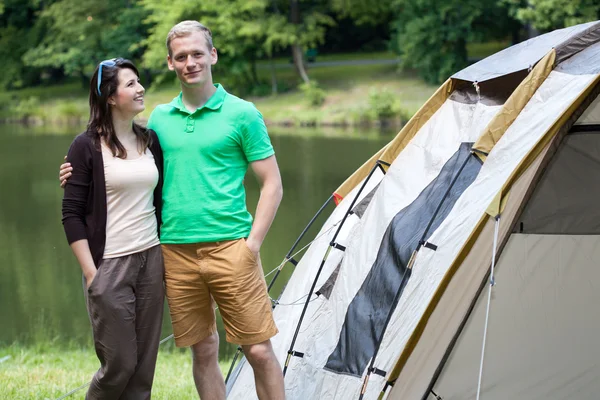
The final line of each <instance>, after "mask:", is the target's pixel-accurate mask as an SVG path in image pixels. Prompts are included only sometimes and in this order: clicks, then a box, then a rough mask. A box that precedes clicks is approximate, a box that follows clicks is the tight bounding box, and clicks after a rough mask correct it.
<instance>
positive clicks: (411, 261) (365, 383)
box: [358, 152, 477, 400]
mask: <svg viewBox="0 0 600 400" xmlns="http://www.w3.org/2000/svg"><path fill="white" fill-rule="evenodd" d="M471 156H473V157H477V156H476V155H475V153H473V152H471V153H469V155H468V156H467V157H465V161H464V162H463V163H462V165H461V166H460V169H459V170H458V172H457V174H456V176H455V177H454V178H453V179H452V182H450V185H449V186H448V189H446V192H445V193H444V196H443V197H442V200H441V201H440V203H439V204H438V206H437V207H436V209H435V211H434V213H433V215H432V217H431V219H430V220H429V223H428V224H427V227H426V228H425V231H424V232H423V235H422V236H421V240H419V243H418V244H417V248H416V249H415V250H413V253H412V255H411V256H410V259H409V261H408V263H407V266H406V273H405V274H404V276H402V281H401V282H400V286H399V287H398V291H397V292H396V296H395V297H394V301H393V302H392V304H397V303H398V300H399V299H400V296H401V295H402V293H403V292H404V287H405V286H406V284H407V282H408V279H410V276H411V272H412V268H413V265H414V263H415V260H416V258H417V254H418V253H419V250H420V249H421V247H422V246H423V245H424V244H425V238H426V237H427V234H428V233H429V230H430V229H431V226H432V225H433V222H434V221H435V219H436V218H437V215H438V214H439V212H440V210H441V209H442V205H443V204H444V202H445V201H446V198H447V197H448V195H449V194H450V191H451V190H452V188H453V187H454V184H455V183H456V181H457V180H458V178H459V177H460V174H461V173H462V171H463V169H464V168H465V166H466V165H467V163H468V162H469V158H470V157H471ZM393 313H394V307H392V308H391V309H390V311H389V312H388V315H387V318H386V320H385V323H384V324H383V329H382V330H381V334H380V335H379V338H378V339H377V346H376V347H375V352H374V353H373V357H371V362H370V363H369V367H368V368H367V374H366V375H365V378H364V381H363V385H362V389H361V391H360V395H359V396H358V399H359V400H362V399H363V397H364V395H365V393H366V391H367V386H368V383H369V377H370V375H371V373H372V372H373V371H374V366H375V359H376V358H377V355H378V354H379V348H380V347H381V342H382V341H383V336H384V335H385V331H386V329H387V327H388V325H389V323H390V321H391V319H392V314H393Z"/></svg>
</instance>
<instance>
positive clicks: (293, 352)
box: [283, 160, 381, 377]
mask: <svg viewBox="0 0 600 400" xmlns="http://www.w3.org/2000/svg"><path fill="white" fill-rule="evenodd" d="M377 168H381V161H380V160H377V162H376V163H375V165H374V166H373V168H371V172H369V175H368V176H367V177H366V179H365V181H364V182H363V184H362V186H361V187H360V189H359V190H358V193H356V196H355V197H354V199H352V203H351V204H350V206H349V207H348V210H346V213H345V214H344V217H343V218H342V221H341V223H340V225H339V226H338V228H337V230H336V231H335V234H334V235H333V237H332V238H331V243H329V247H328V248H327V252H326V253H325V255H324V256H323V260H321V265H320V266H319V269H318V270H317V274H316V276H315V279H314V280H313V282H312V285H311V287H310V290H309V291H308V296H306V301H305V302H304V307H303V308H302V313H301V314H300V320H299V321H298V325H296V331H295V332H294V337H293V338H292V343H291V344H290V348H289V350H288V352H287V358H286V360H285V364H284V366H283V376H284V377H285V374H286V372H287V369H288V366H289V364H290V360H291V358H292V356H293V355H300V354H301V353H298V352H296V351H294V345H295V344H296V339H297V338H298V333H299V332H300V327H301V326H302V321H303V320H304V315H305V314H306V310H307V309H308V303H310V297H311V294H312V293H313V291H314V290H315V286H316V285H317V281H318V280H319V276H320V275H321V271H323V267H324V266H325V262H326V261H327V258H328V257H329V254H330V253H331V249H333V248H334V246H335V245H337V243H335V239H336V238H337V236H338V234H339V233H340V231H341V229H342V227H343V226H344V222H346V220H347V218H348V216H349V215H350V211H352V208H354V205H355V204H356V202H357V201H358V198H359V197H360V194H361V193H362V191H363V190H364V188H365V187H366V186H367V183H368V182H369V180H370V179H371V177H372V176H373V173H374V172H375V171H376V170H377Z"/></svg>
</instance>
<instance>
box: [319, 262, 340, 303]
mask: <svg viewBox="0 0 600 400" xmlns="http://www.w3.org/2000/svg"><path fill="white" fill-rule="evenodd" d="M341 266H342V262H341V261H340V263H339V264H338V265H337V267H335V269H334V270H333V272H332V273H331V275H329V278H327V280H326V281H325V283H324V284H323V286H321V288H320V289H319V290H317V292H316V293H317V295H318V296H321V295H322V296H323V297H325V298H326V299H327V300H329V296H331V292H332V291H333V287H334V286H335V282H337V278H338V275H339V274H340V267H341Z"/></svg>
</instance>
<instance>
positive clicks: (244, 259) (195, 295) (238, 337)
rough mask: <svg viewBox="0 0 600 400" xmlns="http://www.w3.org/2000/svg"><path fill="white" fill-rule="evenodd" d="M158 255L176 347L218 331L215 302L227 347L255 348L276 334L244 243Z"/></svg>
mask: <svg viewBox="0 0 600 400" xmlns="http://www.w3.org/2000/svg"><path fill="white" fill-rule="evenodd" d="M162 250H163V256H164V260H165V284H166V289H167V290H166V294H167V300H168V302H169V310H170V312H171V321H172V323H173V333H174V336H175V344H176V345H177V346H178V347H186V346H191V345H194V344H196V343H198V342H200V341H201V340H203V339H205V338H207V337H208V336H210V335H212V334H213V333H215V332H216V331H217V324H216V320H215V311H214V310H215V304H214V303H215V302H216V304H217V306H218V307H219V311H220V312H221V317H222V318H223V323H224V325H225V332H226V340H227V341H228V342H230V343H236V344H240V345H242V344H243V345H246V344H257V343H261V342H264V341H265V340H267V339H270V338H271V337H273V336H275V334H277V327H276V326H275V322H274V321H273V312H272V309H271V301H270V299H269V295H268V293H267V285H266V283H265V277H264V274H263V271H262V268H261V264H260V260H259V259H258V257H257V256H256V255H255V254H254V253H253V252H252V251H251V250H250V249H249V248H248V246H247V245H246V240H245V239H238V240H230V241H223V242H214V243H193V244H163V245H162ZM213 300H214V301H213Z"/></svg>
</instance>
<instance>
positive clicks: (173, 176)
mask: <svg viewBox="0 0 600 400" xmlns="http://www.w3.org/2000/svg"><path fill="white" fill-rule="evenodd" d="M167 50H168V56H167V62H168V66H169V69H170V70H171V71H175V73H176V74H177V78H178V79H179V81H180V83H181V93H180V95H179V96H178V97H176V98H175V99H173V101H172V102H171V103H169V104H163V105H159V106H158V107H157V108H156V109H155V110H154V111H153V112H152V114H151V116H150V119H149V121H148V127H149V128H151V129H153V130H155V131H156V133H157V135H158V138H159V141H160V144H161V147H162V149H163V156H164V187H163V208H162V217H163V223H162V226H161V237H160V239H161V244H162V249H163V254H164V259H165V285H166V293H167V299H168V303H169V309H170V312H171V320H172V323H173V332H174V335H175V343H176V345H177V346H179V347H187V346H190V347H191V350H192V356H193V375H194V381H195V383H196V388H197V390H198V394H199V395H200V397H201V398H202V399H224V398H225V384H224V381H223V376H222V374H221V371H220V369H219V364H218V348H219V336H218V334H217V330H216V322H215V314H214V305H213V300H214V302H216V304H217V306H218V307H219V310H220V312H221V316H222V318H223V323H224V325H225V330H226V337H227V341H229V342H232V343H236V344H239V345H241V346H242V349H243V351H244V355H245V356H246V358H247V360H248V362H249V363H250V365H251V366H252V368H253V371H254V377H255V382H256V391H257V395H258V397H259V398H260V399H283V398H284V397H285V393H284V386H283V375H282V372H281V367H280V365H279V363H278V361H277V358H276V356H275V354H274V352H273V348H272V345H271V342H270V338H271V337H273V336H274V335H275V334H276V333H277V328H276V326H275V323H274V320H273V316H272V311H271V304H270V299H269V297H268V293H267V290H266V283H265V278H264V275H263V272H262V267H261V263H260V257H259V251H260V247H261V245H262V242H263V240H264V238H265V236H266V234H267V231H268V229H269V227H270V226H271V223H272V221H273V218H274V217H275V213H276V211H277V208H278V206H279V203H280V201H281V197H282V193H283V189H282V185H281V177H280V175H279V169H278V166H277V161H276V159H275V156H274V152H273V148H272V146H271V143H270V140H269V136H268V134H267V130H266V127H265V124H264V121H263V119H262V116H261V114H260V113H259V112H258V110H257V109H256V108H255V107H254V105H253V104H251V103H249V102H246V101H244V100H241V99H239V98H237V97H235V96H233V95H231V94H229V93H227V92H226V91H225V89H223V87H222V86H220V85H218V84H213V80H212V72H211V67H212V65H215V64H216V63H217V59H218V56H217V50H216V49H215V48H214V47H213V43H212V35H211V32H210V30H209V29H208V28H207V27H205V26H204V25H202V24H200V23H199V22H196V21H183V22H181V23H179V24H177V25H175V26H174V27H173V28H172V29H171V31H170V32H169V34H168V36H167ZM248 166H249V167H250V168H251V170H252V171H253V172H254V174H255V175H256V177H257V178H258V181H259V183H260V188H261V189H260V199H259V201H258V205H257V208H256V213H255V218H254V221H253V222H252V217H251V215H250V214H249V213H248V211H247V210H246V205H245V202H246V195H245V190H244V187H243V179H244V175H245V173H246V171H247V169H248ZM68 171H69V170H68V169H66V170H63V173H64V172H68ZM66 177H67V178H68V176H66ZM63 178H64V177H62V178H61V179H63Z"/></svg>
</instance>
